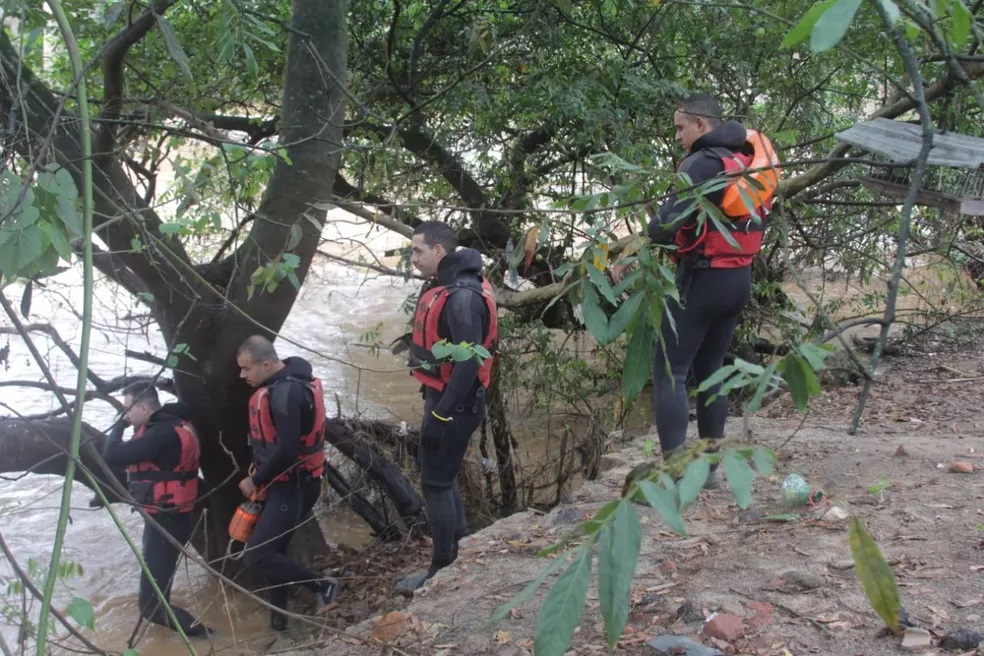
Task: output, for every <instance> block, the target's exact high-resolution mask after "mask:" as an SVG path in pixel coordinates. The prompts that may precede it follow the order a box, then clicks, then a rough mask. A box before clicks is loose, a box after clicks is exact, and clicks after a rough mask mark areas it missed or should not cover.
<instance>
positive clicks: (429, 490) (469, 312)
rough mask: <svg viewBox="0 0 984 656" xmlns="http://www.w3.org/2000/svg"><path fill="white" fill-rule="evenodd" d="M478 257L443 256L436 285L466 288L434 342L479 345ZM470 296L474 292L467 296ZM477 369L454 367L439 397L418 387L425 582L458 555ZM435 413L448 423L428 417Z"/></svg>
mask: <svg viewBox="0 0 984 656" xmlns="http://www.w3.org/2000/svg"><path fill="white" fill-rule="evenodd" d="M481 269H482V257H481V255H480V254H479V253H478V251H476V250H473V249H470V248H462V249H459V250H456V251H454V252H453V253H449V254H447V255H445V256H444V257H443V258H442V259H441V262H440V264H439V265H438V274H437V275H438V278H437V281H436V283H433V284H439V285H445V286H449V287H450V286H454V285H457V286H459V287H467V288H468V289H458V290H456V291H454V292H453V293H452V294H450V295H449V297H448V300H447V303H446V304H445V306H444V309H443V311H442V312H441V317H440V319H439V323H438V336H439V337H440V338H442V339H448V340H449V341H450V342H452V343H455V344H458V343H460V342H463V341H464V342H468V343H470V344H483V343H484V342H485V339H486V337H487V336H488V331H489V319H490V317H489V309H488V306H487V305H486V303H485V300H484V298H483V297H482V295H481V293H480V290H481V282H482V278H481V275H480V273H479V272H480V271H481ZM471 290H476V291H471ZM480 367H481V363H480V362H479V361H478V360H476V359H471V360H468V361H467V362H456V363H455V364H454V367H453V368H452V371H451V378H450V380H449V381H448V383H447V385H445V388H444V390H443V391H438V390H436V389H434V388H431V387H426V386H425V387H424V419H423V423H422V424H421V429H420V439H421V448H420V450H419V459H420V479H421V491H422V492H423V496H424V503H425V504H426V506H427V519H428V522H429V524H430V529H431V537H432V539H433V552H432V555H431V565H430V569H429V571H428V577H429V576H433V575H434V573H435V572H437V570H439V569H441V568H442V567H447V566H448V565H450V564H451V563H452V562H454V560H455V558H457V555H458V541H459V540H461V538H463V537H464V536H466V535H467V534H468V521H467V519H466V517H465V509H464V504H463V503H462V499H461V489H460V487H459V486H458V473H459V472H460V471H461V463H462V461H463V460H464V458H465V452H466V451H467V450H468V443H469V441H470V440H471V436H472V434H473V433H474V432H475V430H476V429H477V428H478V427H479V426H480V425H481V424H482V419H483V418H484V417H485V389H484V388H483V387H482V386H481V384H480V383H479V381H478V371H479V368H480ZM434 412H436V413H437V414H438V415H440V416H441V417H444V418H449V419H451V421H448V422H444V421H440V420H439V419H437V418H435V417H434V416H433V413H434Z"/></svg>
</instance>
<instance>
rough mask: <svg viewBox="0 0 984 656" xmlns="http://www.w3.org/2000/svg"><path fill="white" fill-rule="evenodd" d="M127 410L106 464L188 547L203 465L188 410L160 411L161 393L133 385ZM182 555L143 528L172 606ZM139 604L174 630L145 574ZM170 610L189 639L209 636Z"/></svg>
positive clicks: (152, 566)
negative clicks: (129, 434) (121, 471)
mask: <svg viewBox="0 0 984 656" xmlns="http://www.w3.org/2000/svg"><path fill="white" fill-rule="evenodd" d="M123 405H124V408H125V412H124V414H123V417H122V418H121V420H120V421H118V422H117V423H116V424H115V425H114V426H113V428H112V430H111V431H110V434H109V436H108V438H107V440H106V444H105V446H104V447H103V459H104V460H105V461H106V462H107V463H108V464H110V465H116V466H121V467H126V471H127V487H128V488H129V490H130V494H132V495H133V497H134V498H135V499H136V501H137V502H138V503H139V504H140V505H141V507H142V508H143V509H144V510H145V511H146V512H147V513H148V514H149V515H151V516H153V518H154V519H155V520H156V521H157V523H158V524H160V525H161V527H162V528H163V529H164V530H165V531H167V532H168V533H169V534H170V535H171V537H173V538H174V539H175V540H177V541H178V542H179V543H181V544H182V545H184V544H187V543H188V540H189V539H190V538H191V533H192V530H193V528H194V524H193V522H194V517H193V513H192V511H193V510H194V507H195V499H196V498H197V496H198V459H199V445H198V436H197V435H196V433H195V429H194V427H193V426H192V425H191V423H190V422H189V421H188V418H187V417H188V413H187V409H186V408H185V407H184V405H182V404H180V403H168V404H166V405H164V406H163V407H162V406H161V402H160V399H159V398H158V396H157V390H156V389H154V387H153V385H151V384H149V383H134V384H133V385H130V386H129V387H127V388H126V389H124V390H123ZM127 425H130V426H133V428H134V432H133V438H132V439H130V440H129V441H127V442H124V441H123V431H124V429H125V428H126V426H127ZM180 555H181V552H180V550H179V549H178V548H177V547H175V546H174V545H173V544H171V543H170V542H168V541H167V539H166V538H165V537H164V536H163V535H162V534H161V533H160V532H159V531H158V529H157V528H155V527H153V526H151V525H150V524H149V523H147V522H145V523H144V531H143V559H144V562H146V563H147V569H148V570H149V571H150V576H151V577H152V578H153V580H154V583H156V584H157V587H158V588H159V589H160V590H161V592H163V593H164V598H165V599H168V600H170V594H171V582H172V579H173V578H174V571H175V569H176V567H177V564H178V557H179V556H180ZM138 603H139V607H140V614H141V615H142V616H143V617H144V618H146V619H148V620H150V621H151V622H154V623H156V624H161V625H163V626H166V627H168V628H175V627H174V625H173V624H172V621H171V618H170V617H169V615H168V613H167V612H166V610H165V608H164V606H163V605H162V604H161V602H160V599H159V598H158V597H157V593H155V592H154V588H153V587H152V585H151V582H150V579H149V578H148V576H147V572H144V571H141V573H140V593H139V596H138ZM169 603H170V602H169ZM171 610H172V611H174V616H175V617H176V618H177V620H178V623H179V624H180V626H181V630H182V631H184V633H185V634H186V635H189V636H203V637H204V636H209V635H210V634H211V631H210V630H209V629H208V628H206V627H205V626H204V625H202V624H200V623H198V620H196V619H195V618H194V617H192V615H191V614H190V613H189V612H188V611H186V610H184V609H183V608H178V607H177V606H171Z"/></svg>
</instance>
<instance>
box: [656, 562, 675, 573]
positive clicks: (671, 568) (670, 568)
mask: <svg viewBox="0 0 984 656" xmlns="http://www.w3.org/2000/svg"><path fill="white" fill-rule="evenodd" d="M659 571H661V572H662V573H663V574H665V575H666V576H672V575H674V574H676V571H677V566H676V563H674V562H673V561H672V560H664V561H663V562H661V563H660V564H659Z"/></svg>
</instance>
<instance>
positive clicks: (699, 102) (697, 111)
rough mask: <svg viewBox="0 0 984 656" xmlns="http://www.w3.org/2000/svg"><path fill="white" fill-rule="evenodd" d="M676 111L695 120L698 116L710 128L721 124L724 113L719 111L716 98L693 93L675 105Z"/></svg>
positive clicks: (706, 94)
mask: <svg viewBox="0 0 984 656" xmlns="http://www.w3.org/2000/svg"><path fill="white" fill-rule="evenodd" d="M677 111H680V112H683V113H684V114H686V115H688V116H691V117H693V118H697V117H698V116H699V117H701V118H703V119H704V120H705V121H707V123H708V125H710V126H711V127H712V128H713V127H715V126H717V125H718V124H719V123H721V119H722V118H723V117H724V113H723V112H722V111H721V104H720V103H718V101H717V98H715V97H714V96H712V95H711V94H709V93H695V94H692V95H690V96H687V97H686V98H684V99H683V100H681V101H680V104H679V105H677Z"/></svg>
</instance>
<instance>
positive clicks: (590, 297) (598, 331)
mask: <svg viewBox="0 0 984 656" xmlns="http://www.w3.org/2000/svg"><path fill="white" fill-rule="evenodd" d="M588 268H589V269H590V268H593V267H591V266H590V265H589V266H588ZM581 290H582V296H581V316H582V317H583V318H584V325H585V326H586V327H587V329H588V332H590V333H591V335H592V336H594V338H595V339H596V340H598V342H600V343H601V344H607V343H608V342H607V341H605V340H606V339H607V337H608V317H607V316H605V312H604V311H603V310H602V309H601V299H599V298H598V291H597V289H596V288H595V286H594V285H584V286H583V287H582V288H581Z"/></svg>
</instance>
